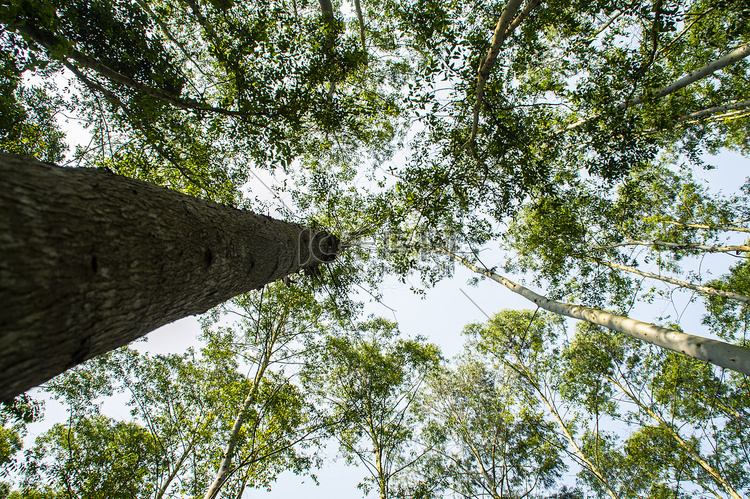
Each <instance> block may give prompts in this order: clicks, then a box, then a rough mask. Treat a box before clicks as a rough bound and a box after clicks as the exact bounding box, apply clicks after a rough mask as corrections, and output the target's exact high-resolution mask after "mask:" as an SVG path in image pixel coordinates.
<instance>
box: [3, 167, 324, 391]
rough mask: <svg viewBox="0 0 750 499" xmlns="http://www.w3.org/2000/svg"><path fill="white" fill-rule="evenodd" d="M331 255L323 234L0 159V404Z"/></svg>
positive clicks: (110, 180)
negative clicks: (160, 328)
mask: <svg viewBox="0 0 750 499" xmlns="http://www.w3.org/2000/svg"><path fill="white" fill-rule="evenodd" d="M337 251H338V239H336V237H335V236H333V235H330V234H328V233H326V232H324V231H314V230H313V229H310V228H306V227H303V226H300V225H297V224H292V223H286V222H281V221H278V220H274V219H272V218H269V217H265V216H261V215H256V214H254V213H251V212H248V211H243V210H238V209H235V208H232V207H228V206H222V205H219V204H216V203H213V202H210V201H205V200H202V199H198V198H193V197H191V196H187V195H185V194H182V193H179V192H175V191H170V190H168V189H165V188H163V187H159V186H157V185H154V184H149V183H147V182H142V181H139V180H134V179H131V178H127V177H122V176H118V175H115V174H113V173H111V172H109V171H107V170H103V169H94V168H60V167H57V166H54V165H50V164H43V163H40V162H39V161H37V160H35V159H32V158H24V157H19V156H10V155H6V154H0V303H2V308H0V400H6V399H8V398H10V397H13V396H15V395H17V394H19V393H22V392H23V391H25V390H28V389H29V388H31V387H34V386H36V385H38V384H40V383H43V382H44V381H46V380H48V379H50V378H52V377H53V376H55V375H57V374H59V373H61V372H63V371H64V370H66V369H68V368H70V367H73V366H75V365H77V364H79V363H81V362H83V361H85V360H87V359H90V358H92V357H94V356H96V355H99V354H101V353H104V352H107V351H109V350H112V349H114V348H117V347H119V346H122V345H125V344H127V343H128V342H130V341H132V340H134V339H136V338H139V337H140V336H143V335H144V334H146V333H148V332H149V331H152V330H154V329H156V328H158V327H160V326H163V325H165V324H168V323H170V322H173V321H175V320H177V319H181V318H183V317H187V316H190V315H195V314H200V313H203V312H205V311H207V310H208V309H210V308H211V307H214V306H216V305H218V304H220V303H222V302H224V301H226V300H228V299H229V298H232V297H233V296H235V295H238V294H240V293H244V292H247V291H250V290H252V289H257V288H260V287H262V286H263V285H264V284H266V283H269V282H272V281H275V280H277V279H280V278H282V277H284V276H286V275H289V274H292V273H295V272H298V271H300V270H305V269H310V270H311V271H314V267H316V266H317V265H318V264H320V263H322V262H330V261H333V260H334V259H335V258H336V253H337Z"/></svg>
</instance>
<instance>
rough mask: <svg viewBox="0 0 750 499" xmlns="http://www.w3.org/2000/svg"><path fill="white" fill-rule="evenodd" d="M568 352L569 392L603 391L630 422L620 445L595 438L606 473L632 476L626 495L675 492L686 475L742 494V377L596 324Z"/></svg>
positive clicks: (598, 394) (747, 473)
mask: <svg viewBox="0 0 750 499" xmlns="http://www.w3.org/2000/svg"><path fill="white" fill-rule="evenodd" d="M563 359H564V361H563V362H564V366H565V367H564V374H563V376H564V380H565V383H564V385H563V386H565V390H564V396H565V398H566V399H567V400H570V401H574V403H576V404H581V405H588V404H590V403H591V402H592V401H593V400H594V399H598V404H600V407H601V408H602V409H603V410H604V411H606V412H607V413H608V414H610V415H611V416H612V417H615V416H616V417H618V418H621V419H622V420H623V421H625V422H626V423H627V424H628V425H630V426H631V428H632V433H631V434H630V435H629V436H628V438H626V439H624V442H622V443H621V444H619V445H618V444H617V441H616V440H615V439H612V438H605V439H602V440H599V441H598V445H600V446H601V447H600V450H601V452H602V455H603V456H606V457H602V466H603V467H604V468H606V469H607V471H606V473H607V474H608V475H609V476H610V477H612V479H613V480H615V479H616V477H622V476H627V477H629V478H628V480H625V481H623V482H622V484H621V491H622V495H623V496H624V497H642V496H643V494H646V493H648V494H650V495H651V496H653V497H663V495H664V494H665V493H668V494H670V495H676V494H678V493H679V491H680V490H681V489H682V488H684V487H685V485H683V483H684V484H688V483H692V484H693V485H694V486H697V487H698V488H700V489H702V490H703V494H704V495H707V496H718V497H722V496H724V497H733V498H739V497H742V495H743V494H744V493H745V492H743V491H744V490H745V489H746V488H747V487H748V486H749V485H750V468H749V467H748V461H747V450H746V449H747V442H746V438H745V437H744V436H740V435H738V434H737V433H736V428H735V426H736V425H737V424H743V421H742V418H743V416H742V415H741V414H742V413H744V412H746V410H747V407H746V402H747V400H746V397H745V396H744V395H740V394H739V393H737V392H736V389H737V385H736V383H737V381H738V380H740V379H741V378H740V377H737V376H735V375H734V374H728V375H727V376H726V379H721V378H719V377H717V376H716V375H715V373H714V372H713V370H712V369H711V368H710V366H708V365H706V364H701V363H696V362H695V361H692V360H691V359H688V358H685V357H682V356H678V355H674V354H673V353H671V352H666V351H663V350H659V349H651V348H648V346H644V345H642V344H639V343H638V342H633V341H632V340H630V339H628V338H625V337H620V338H618V337H615V336H613V335H612V334H611V333H608V332H603V331H601V330H599V329H597V328H594V327H585V328H580V329H579V331H578V333H577V334H576V337H575V338H574V339H573V341H572V342H571V344H570V345H569V346H568V347H567V348H566V350H565V351H564V352H563ZM740 390H743V389H742V388H740ZM729 406H733V407H734V408H735V409H729ZM738 407H743V408H742V409H740V412H737V410H736V409H737V408H738ZM727 409H729V410H727ZM738 416H739V418H738ZM594 437H595V434H592V436H591V438H590V439H589V442H588V445H589V447H590V448H592V449H593V447H594V442H595V440H594ZM631 470H634V471H631ZM635 470H643V471H642V472H638V471H635Z"/></svg>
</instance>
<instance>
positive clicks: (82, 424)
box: [26, 415, 166, 499]
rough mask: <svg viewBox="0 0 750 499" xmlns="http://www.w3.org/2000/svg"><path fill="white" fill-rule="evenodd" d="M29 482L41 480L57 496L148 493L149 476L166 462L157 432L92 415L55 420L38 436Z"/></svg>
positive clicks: (151, 484)
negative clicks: (63, 421) (66, 422)
mask: <svg viewBox="0 0 750 499" xmlns="http://www.w3.org/2000/svg"><path fill="white" fill-rule="evenodd" d="M32 456H33V457H32V458H31V460H30V461H29V463H28V464H30V466H28V465H27V470H26V474H27V484H26V485H27V487H28V486H29V485H30V484H32V483H39V484H43V485H44V486H47V487H49V488H50V489H52V490H55V492H56V493H57V494H59V496H61V497H87V498H92V499H94V498H102V499H103V498H105V497H121V498H136V497H151V496H152V495H153V494H154V492H155V490H154V489H155V487H156V483H154V482H150V481H148V480H147V478H148V477H149V476H151V475H154V474H155V473H156V470H158V468H159V467H160V466H162V465H163V464H164V459H165V458H166V456H164V455H163V454H162V453H161V452H160V448H159V445H158V442H157V440H156V438H155V437H154V436H153V435H151V434H150V433H149V431H148V430H147V429H146V428H143V427H142V426H140V425H138V424H136V423H126V422H123V421H113V420H111V419H110V418H106V417H104V416H100V415H95V416H92V417H91V418H83V419H80V420H77V421H75V422H74V423H73V424H71V425H70V426H68V425H64V424H57V425H55V426H53V427H52V429H51V430H50V431H49V432H47V433H46V434H45V435H44V436H43V437H41V438H39V439H37V443H36V445H35V447H34V448H33V449H32Z"/></svg>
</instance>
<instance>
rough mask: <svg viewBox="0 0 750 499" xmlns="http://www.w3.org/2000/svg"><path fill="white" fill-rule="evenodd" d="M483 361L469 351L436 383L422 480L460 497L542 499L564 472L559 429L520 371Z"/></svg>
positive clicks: (429, 400) (429, 402)
mask: <svg viewBox="0 0 750 499" xmlns="http://www.w3.org/2000/svg"><path fill="white" fill-rule="evenodd" d="M477 357H478V355H477V354H476V352H471V351H467V352H465V355H464V358H463V359H460V360H459V364H458V366H457V367H456V368H455V370H445V371H443V372H440V373H438V374H436V375H434V376H432V377H431V378H430V380H429V383H428V389H427V390H426V393H425V395H424V403H423V405H422V406H421V411H420V412H422V413H423V416H422V417H423V418H424V419H425V422H426V426H425V428H424V430H423V436H422V438H423V439H424V445H425V446H426V447H427V449H428V451H427V455H426V458H425V459H424V460H423V461H422V462H421V463H420V471H421V475H422V481H424V482H425V483H427V484H430V486H431V487H432V488H433V489H437V490H444V491H445V492H447V493H449V494H451V495H453V496H455V497H466V498H471V497H485V496H489V497H493V498H495V499H499V498H505V497H514V498H524V497H536V494H538V493H539V491H541V490H544V489H548V488H550V487H551V486H552V485H553V484H554V483H555V481H556V480H557V479H558V478H559V477H560V475H561V473H562V471H563V470H564V464H563V460H562V456H561V455H560V453H561V451H560V448H561V447H562V444H561V442H560V441H559V440H558V437H557V435H556V434H555V432H554V425H553V424H551V423H549V422H548V421H546V420H545V419H544V416H543V413H542V412H540V411H539V410H538V407H537V406H538V405H539V403H538V401H537V400H536V398H535V397H534V394H533V392H531V393H530V392H529V391H528V390H527V387H526V386H524V383H523V382H521V383H519V378H518V376H517V375H516V373H514V372H513V371H512V370H503V369H494V370H493V369H491V368H489V367H488V366H486V365H484V364H483V363H482V361H481V360H479V359H477Z"/></svg>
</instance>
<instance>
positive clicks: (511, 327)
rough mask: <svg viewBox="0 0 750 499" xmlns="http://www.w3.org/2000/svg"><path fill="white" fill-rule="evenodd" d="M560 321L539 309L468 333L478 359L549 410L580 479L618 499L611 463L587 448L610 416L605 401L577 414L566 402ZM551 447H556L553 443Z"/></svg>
mask: <svg viewBox="0 0 750 499" xmlns="http://www.w3.org/2000/svg"><path fill="white" fill-rule="evenodd" d="M554 317H555V316H548V315H545V314H544V313H540V312H539V309H537V310H536V311H534V312H532V311H531V310H522V311H514V310H503V311H501V312H500V313H498V314H496V315H495V316H494V317H492V318H491V319H490V320H489V321H487V323H486V324H469V325H467V326H466V328H465V330H464V333H465V334H466V335H467V336H468V337H469V345H470V347H471V349H472V351H473V352H476V355H477V356H479V357H481V355H482V354H486V355H487V356H488V357H489V359H491V362H492V364H493V366H495V368H496V369H497V370H498V371H499V372H513V373H515V375H516V376H517V381H516V383H517V384H518V386H519V389H518V390H517V391H519V392H523V393H525V394H526V396H527V397H532V398H534V399H536V400H537V401H538V403H539V404H541V405H542V406H543V407H544V408H545V412H546V415H547V417H548V418H549V419H548V420H546V421H550V420H551V422H552V423H554V428H555V432H556V434H557V435H558V437H557V438H558V439H560V440H562V441H563V442H565V443H564V445H561V446H560V447H561V448H563V449H565V452H566V453H567V454H568V455H569V457H570V458H571V459H573V461H574V462H575V463H576V464H578V465H579V466H580V467H581V472H579V475H581V474H583V475H585V476H586V477H590V479H589V480H588V481H586V482H585V484H586V486H587V487H588V488H591V489H593V490H596V491H598V492H602V495H604V494H606V496H607V497H609V498H610V499H618V498H619V497H620V494H619V492H618V489H617V484H618V482H617V477H611V476H609V475H608V474H607V473H606V472H605V470H604V469H603V466H604V465H605V463H602V462H601V461H600V460H599V457H598V455H597V454H596V453H592V452H591V449H590V448H587V446H586V437H587V436H588V434H589V433H590V431H591V430H592V429H593V430H594V433H595V434H596V435H598V434H599V421H600V417H601V415H602V414H604V412H605V411H604V410H601V411H600V410H599V405H598V403H599V399H595V404H593V405H588V406H584V407H582V410H581V411H572V410H571V409H573V407H571V405H570V404H567V403H565V401H563V400H562V397H561V392H562V391H563V390H564V389H565V386H564V385H563V380H562V376H561V370H560V364H561V358H560V348H561V347H562V346H563V345H564V343H563V341H562V338H560V337H559V336H558V333H557V331H556V330H557V329H558V328H559V326H560V324H556V322H559V319H555V318H554ZM600 412H601V414H600ZM591 422H593V423H591ZM548 441H549V442H553V443H554V442H556V440H555V439H554V438H552V437H548ZM565 464H566V465H567V464H568V463H567V462H566V463H565Z"/></svg>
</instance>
